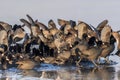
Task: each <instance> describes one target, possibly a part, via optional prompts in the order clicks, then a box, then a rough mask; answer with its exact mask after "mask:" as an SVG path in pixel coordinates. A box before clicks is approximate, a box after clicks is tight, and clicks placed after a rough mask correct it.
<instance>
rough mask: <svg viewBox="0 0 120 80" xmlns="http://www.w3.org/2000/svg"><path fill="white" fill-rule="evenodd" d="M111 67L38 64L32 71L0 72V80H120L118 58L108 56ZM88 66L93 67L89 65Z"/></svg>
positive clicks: (11, 69) (10, 69)
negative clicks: (111, 62)
mask: <svg viewBox="0 0 120 80" xmlns="http://www.w3.org/2000/svg"><path fill="white" fill-rule="evenodd" d="M110 60H112V61H113V64H111V65H99V68H93V67H84V68H80V67H76V66H72V65H71V66H70V65H69V66H57V65H51V64H40V67H36V68H34V69H32V70H19V69H16V68H14V67H13V68H9V69H7V70H0V80H120V57H118V56H115V55H113V56H110ZM89 65H93V64H91V63H89Z"/></svg>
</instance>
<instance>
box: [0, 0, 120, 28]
mask: <svg viewBox="0 0 120 80" xmlns="http://www.w3.org/2000/svg"><path fill="white" fill-rule="evenodd" d="M119 8H120V0H0V21H5V22H8V23H9V24H12V25H13V24H15V23H17V24H21V22H20V21H19V19H21V18H25V19H27V18H26V14H29V15H30V16H32V18H33V19H38V20H39V21H40V22H43V23H44V24H46V25H47V22H48V21H49V20H50V19H53V20H54V21H55V22H56V23H57V19H58V18H62V19H65V20H75V21H78V20H82V21H85V22H86V23H88V24H92V25H93V26H95V27H96V26H97V25H98V24H99V23H100V22H101V21H103V20H105V19H108V20H109V25H111V26H112V28H113V30H119V26H120V20H119V19H120V9H119ZM58 27H59V26H58Z"/></svg>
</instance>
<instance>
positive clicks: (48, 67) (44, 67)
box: [35, 63, 60, 71]
mask: <svg viewBox="0 0 120 80" xmlns="http://www.w3.org/2000/svg"><path fill="white" fill-rule="evenodd" d="M58 69H60V66H57V65H52V64H43V63H42V64H40V67H39V68H35V70H37V71H55V70H58Z"/></svg>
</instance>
